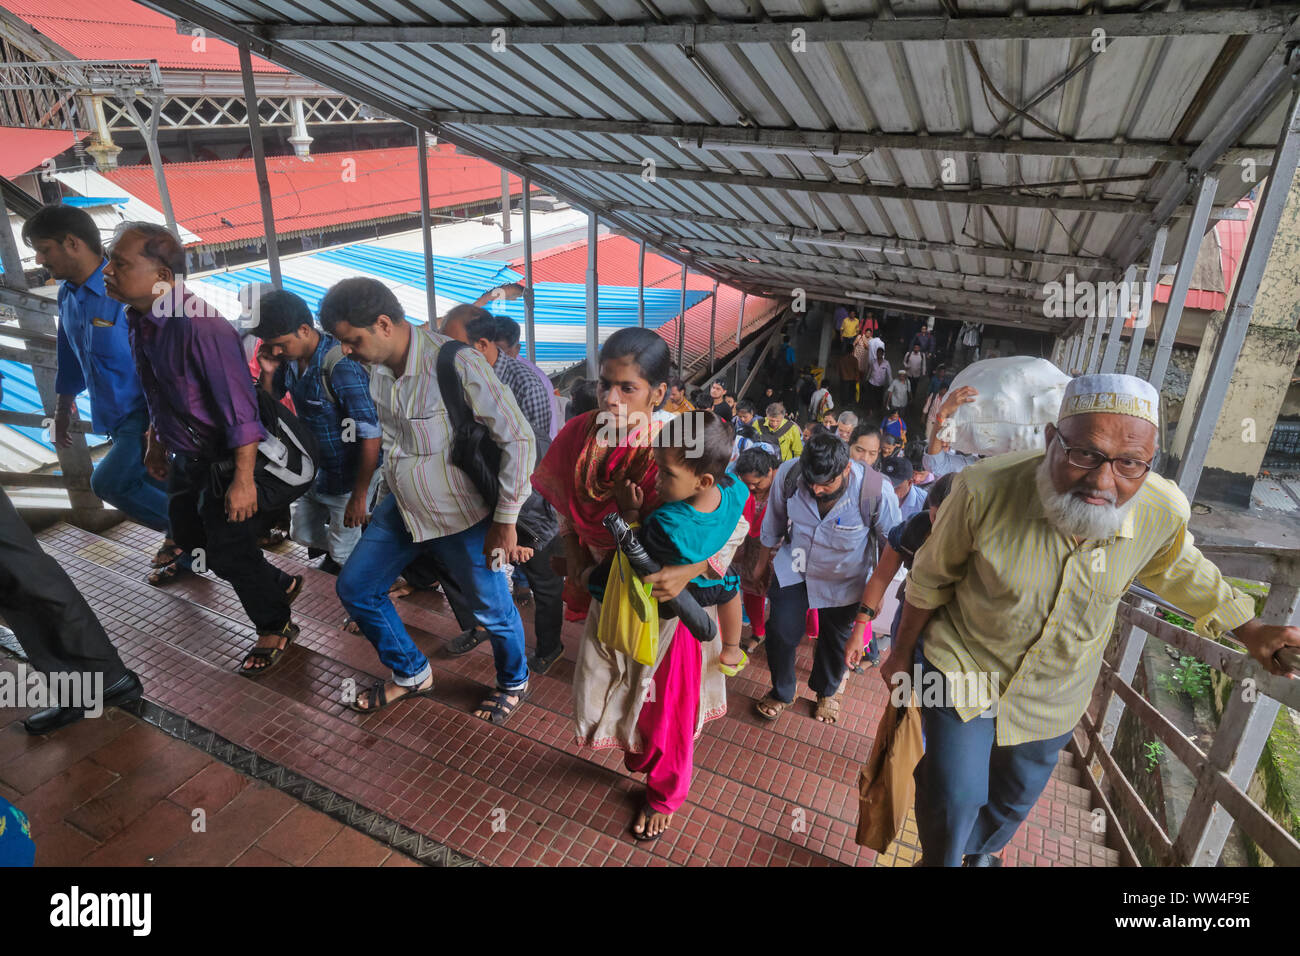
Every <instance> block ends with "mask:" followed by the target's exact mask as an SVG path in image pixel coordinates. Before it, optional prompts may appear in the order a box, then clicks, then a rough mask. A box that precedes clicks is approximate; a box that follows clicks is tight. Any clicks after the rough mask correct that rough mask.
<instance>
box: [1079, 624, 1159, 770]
mask: <svg viewBox="0 0 1300 956" xmlns="http://www.w3.org/2000/svg"><path fill="white" fill-rule="evenodd" d="M1138 608H1139V609H1140V610H1142V611H1146V612H1147V613H1148V614H1150V613H1152V612H1154V611H1155V605H1154V604H1152V603H1151V602H1150V601H1140V602H1138ZM1146 645H1147V632H1146V631H1144V630H1142V628H1140V627H1138V625H1136V624H1129V625H1127V626H1125V628H1124V632H1123V636H1122V637H1121V638H1120V642H1119V657H1118V658H1117V660H1116V661H1115V676H1116V678H1117V679H1118V680H1122V681H1123V682H1124V683H1126V684H1129V685H1132V683H1133V677H1134V675H1135V674H1137V669H1138V663H1139V662H1140V661H1141V660H1142V651H1143V650H1145V648H1146ZM1098 704H1099V706H1098V708H1097V712H1098V713H1099V714H1100V715H1101V720H1100V721H1099V722H1098V733H1097V736H1098V737H1100V738H1101V745H1102V747H1103V748H1104V749H1105V751H1106V752H1107V753H1110V751H1111V748H1112V747H1114V746H1115V734H1116V733H1118V731H1119V722H1120V718H1121V717H1123V716H1124V699H1123V698H1122V697H1120V696H1119V695H1118V694H1116V693H1115V692H1114V690H1112V689H1111V688H1110V687H1109V686H1108V687H1105V688H1103V689H1102V693H1101V699H1100V700H1099V701H1098ZM1095 746H1096V745H1095V744H1094V745H1091V746H1089V747H1088V758H1087V760H1086V761H1085V763H1086V764H1088V765H1089V767H1090V766H1091V764H1092V759H1093V757H1094V756H1095V754H1094V753H1093V750H1094V748H1095Z"/></svg>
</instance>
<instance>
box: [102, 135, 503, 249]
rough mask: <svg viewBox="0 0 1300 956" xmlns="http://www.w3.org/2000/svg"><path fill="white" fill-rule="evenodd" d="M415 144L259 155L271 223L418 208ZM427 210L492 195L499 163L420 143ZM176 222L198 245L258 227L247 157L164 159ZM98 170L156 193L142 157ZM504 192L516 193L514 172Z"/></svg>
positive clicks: (322, 225)
mask: <svg viewBox="0 0 1300 956" xmlns="http://www.w3.org/2000/svg"><path fill="white" fill-rule="evenodd" d="M416 162H417V161H416V149H415V147H414V146H409V147H397V148H392V149H368V150H354V151H351V152H346V153H318V154H316V155H315V156H312V157H311V158H310V159H300V158H298V157H297V156H268V157H267V158H266V167H267V176H268V177H269V179H270V183H271V205H272V208H273V209H274V210H275V222H276V232H277V234H279V235H290V234H292V233H296V232H321V231H329V230H331V229H337V228H340V227H342V226H348V225H353V224H356V223H358V222H366V221H371V220H375V219H382V218H388V217H395V216H405V215H411V214H413V213H417V212H419V210H420V186H419V169H418V167H417V166H416ZM428 168H429V184H430V197H429V198H430V203H431V208H433V209H446V208H450V207H454V206H467V205H473V204H476V203H481V202H486V201H488V200H491V199H494V198H499V197H500V195H501V170H499V169H498V168H497V167H495V166H493V165H492V164H491V163H487V162H484V161H483V160H481V159H478V158H477V157H474V156H468V155H465V154H464V153H457V152H456V151H455V148H454V147H452V146H439V147H438V148H436V149H431V150H429V157H428ZM164 174H165V175H166V177H167V189H168V191H169V192H170V193H171V198H172V208H173V209H174V210H175V212H176V219H177V222H178V224H179V225H181V226H183V227H184V228H187V229H189V230H190V231H192V232H193V233H195V234H197V235H198V236H199V237H200V240H201V242H200V243H199V244H200V245H205V246H206V245H216V244H219V243H229V242H233V241H237V240H245V239H247V240H250V241H251V240H256V239H258V238H259V237H262V236H264V235H265V229H264V228H263V226H262V206H261V200H260V198H259V196H258V190H257V175H256V173H255V172H254V169H253V161H252V159H223V160H212V161H209V162H200V163H170V164H168V165H167V166H166V167H165V169H164ZM104 175H105V177H106V178H107V179H108V180H109V181H110V182H112V183H113V185H115V186H117V187H118V188H119V189H125V190H126V191H127V192H129V193H131V195H133V196H136V197H138V198H139V199H141V200H143V201H144V202H146V203H149V204H150V205H152V206H154V207H158V206H159V204H160V202H161V199H160V198H159V195H158V184H157V181H156V180H155V179H154V175H153V170H152V169H151V168H150V167H149V166H124V167H121V168H119V169H114V170H110V171H108V172H106V173H105V174H104ZM510 189H511V193H512V194H513V195H516V196H518V195H522V186H521V184H520V181H519V179H518V177H514V176H512V177H511V178H510Z"/></svg>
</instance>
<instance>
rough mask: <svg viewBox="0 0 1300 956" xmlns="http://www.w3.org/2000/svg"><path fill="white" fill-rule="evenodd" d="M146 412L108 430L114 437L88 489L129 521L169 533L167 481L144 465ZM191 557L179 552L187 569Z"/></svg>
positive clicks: (190, 562) (191, 561)
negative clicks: (160, 478)
mask: <svg viewBox="0 0 1300 956" xmlns="http://www.w3.org/2000/svg"><path fill="white" fill-rule="evenodd" d="M148 429H149V415H148V414H147V413H146V412H143V411H141V412H134V413H132V414H130V415H128V416H126V418H124V419H122V421H121V422H119V423H118V426H117V427H116V428H114V429H113V430H112V431H110V432H109V437H110V438H112V439H113V444H112V447H110V448H109V450H108V454H106V455H105V456H104V457H103V458H101V459H100V461H99V464H98V465H96V466H95V471H94V473H93V474H92V475H91V476H90V490H91V491H93V492H94V493H95V495H96V496H97V497H99V498H101V499H103V500H104V501H105V502H107V503H108V504H110V505H112V506H113V507H114V508H116V509H117V510H118V511H120V512H122V514H124V515H126V516H127V517H128V518H130V519H131V520H132V521H138V522H139V523H140V524H142V525H144V526H145V527H148V528H152V529H153V530H154V531H161V532H163V533H164V534H170V531H171V529H170V525H169V521H168V518H167V482H165V481H158V480H157V479H156V478H154V477H152V476H151V475H150V474H149V472H148V471H147V470H146V469H145V467H144V450H145V432H146V431H148ZM193 560H194V559H193V557H192V556H191V555H190V554H188V553H186V554H183V555H181V557H180V558H179V559H178V563H179V564H180V565H181V567H183V568H186V569H188V568H189V566H190V565H191V564H192V563H193Z"/></svg>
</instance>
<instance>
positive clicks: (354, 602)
mask: <svg viewBox="0 0 1300 956" xmlns="http://www.w3.org/2000/svg"><path fill="white" fill-rule="evenodd" d="M490 523H491V519H490V518H484V519H483V520H482V521H480V522H479V523H478V524H476V525H473V526H472V527H469V528H466V529H465V530H464V531H460V532H457V533H456V534H449V535H444V536H443V537H441V538H433V539H431V540H429V541H420V542H415V541H412V540H411V533H410V532H409V531H407V530H406V524H405V522H403V521H402V515H401V512H399V511H398V510H397V499H396V498H395V497H393V496H392V495H389V496H388V497H386V498H385V499H384V500H383V501H382V502H380V503H379V505H378V507H376V508H375V512H374V514H373V515H372V516H371V518H370V524H369V526H368V527H367V528H366V533H365V534H364V535H362V536H361V541H360V542H359V543H358V544H357V546H356V548H354V549H353V551H352V554H351V556H350V557H349V558H348V563H347V564H345V565H344V566H343V570H342V571H341V572H340V573H339V580H338V585H337V586H336V590H337V591H338V595H339V600H340V601H342V602H343V606H344V607H345V608H347V612H348V614H350V615H352V619H353V620H355V621H356V622H357V624H358V625H360V627H361V633H362V634H364V635H365V636H366V639H367V640H369V641H370V643H371V644H374V645H375V650H376V651H378V652H379V659H380V661H382V662H383V664H384V666H385V667H387V668H389V669H390V670H392V672H393V680H394V681H395V682H396V683H398V684H400V685H402V686H403V687H417V686H419V685H420V684H422V683H424V681H425V680H427V679H428V677H429V674H430V673H431V671H432V669H431V668H430V666H429V660H428V658H426V657H425V656H424V654H422V653H421V652H420V649H419V648H418V647H416V646H415V642H414V641H412V640H411V635H410V634H408V633H407V632H406V625H405V624H403V623H402V619H401V618H400V617H398V615H397V608H395V607H393V602H392V599H391V598H389V596H388V588H389V587H390V586H391V585H392V583H393V582H394V581H395V580H397V576H398V575H399V574H401V573H402V569H403V568H405V567H406V566H407V565H408V564H410V563H411V562H412V561H413V560H415V558H417V557H419V556H420V555H422V554H427V555H428V556H429V557H430V558H432V559H433V560H434V561H435V562H437V564H438V565H439V568H438V572H439V575H440V576H442V577H444V579H450V580H451V582H452V583H453V586H455V587H457V588H459V589H460V591H461V592H462V593H463V594H464V595H465V597H466V598H467V600H468V602H469V604H470V607H471V609H472V610H473V613H474V619H475V620H476V621H477V622H478V624H479V626H480V627H482V628H483V630H485V631H487V635H488V639H489V640H490V641H491V642H492V656H493V658H494V660H495V661H496V669H497V687H498V688H499V689H500V690H517V689H518V688H521V687H523V686H524V685H525V684H527V683H528V664H527V662H526V659H525V656H524V624H523V621H522V620H521V619H520V617H519V611H518V609H517V608H516V607H515V602H514V600H513V599H512V598H511V596H510V588H509V587H508V586H507V585H506V576H505V575H504V574H502V573H500V572H497V571H492V570H491V569H490V568H489V567H488V565H487V559H486V558H484V557H483V540H484V538H486V537H487V529H488V525H489V524H490Z"/></svg>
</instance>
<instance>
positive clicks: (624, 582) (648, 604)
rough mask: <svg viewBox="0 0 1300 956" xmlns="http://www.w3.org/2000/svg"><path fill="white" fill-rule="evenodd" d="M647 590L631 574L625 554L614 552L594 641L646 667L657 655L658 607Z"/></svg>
mask: <svg viewBox="0 0 1300 956" xmlns="http://www.w3.org/2000/svg"><path fill="white" fill-rule="evenodd" d="M650 591H651V587H650V585H648V584H646V583H645V582H644V581H642V580H641V579H640V578H638V577H637V576H636V574H634V573H633V571H632V566H631V565H630V564H629V563H628V560H627V555H625V554H624V553H623V552H622V551H617V552H615V553H614V562H613V566H612V567H611V568H610V569H609V580H608V581H607V582H606V584H605V600H604V601H603V602H602V604H601V606H600V622H599V624H598V625H597V627H596V639H597V640H598V641H600V642H601V643H602V644H604V645H605V646H606V647H608V648H610V649H611V650H615V651H618V652H619V653H621V654H626V655H627V656H628V657H630V658H632V659H633V660H634V661H636V662H637V663H638V664H646V665H650V664H653V663H654V662H655V660H656V658H658V656H659V604H658V602H656V601H655V600H654V599H653V598H651V597H650Z"/></svg>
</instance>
